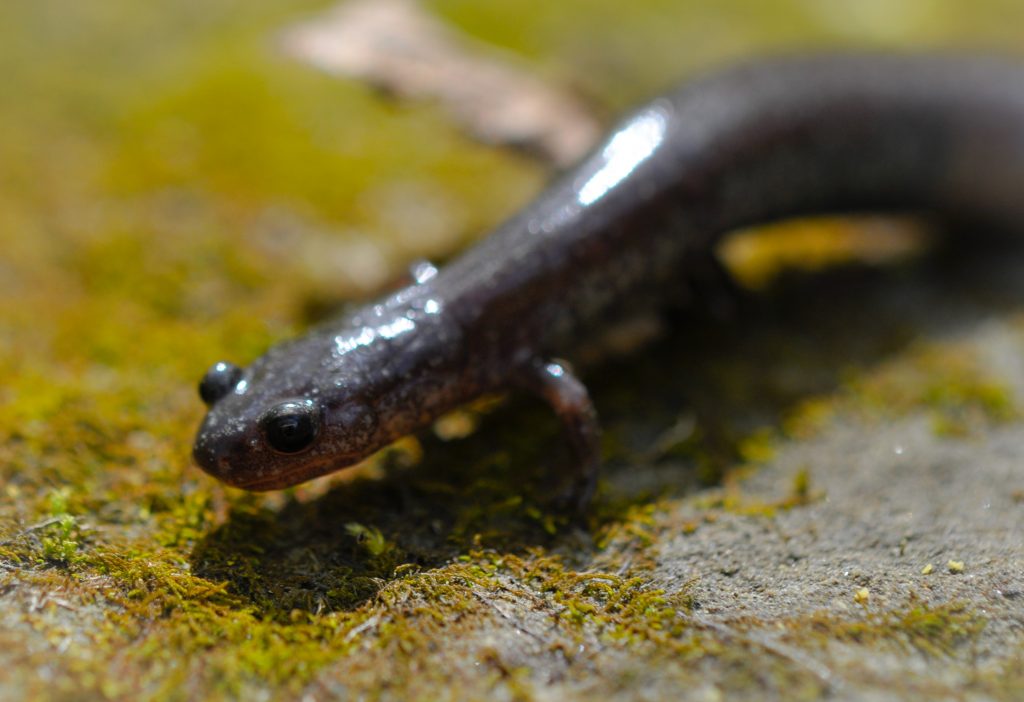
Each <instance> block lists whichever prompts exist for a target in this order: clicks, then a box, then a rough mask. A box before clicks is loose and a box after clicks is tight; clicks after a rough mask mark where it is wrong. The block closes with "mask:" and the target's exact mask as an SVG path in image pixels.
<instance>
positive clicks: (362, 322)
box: [193, 55, 1024, 508]
mask: <svg viewBox="0 0 1024 702" xmlns="http://www.w3.org/2000/svg"><path fill="white" fill-rule="evenodd" d="M864 210H871V211H886V210H901V211H902V210H929V211H934V212H937V213H939V214H949V215H954V216H957V217H960V216H965V215H966V216H978V217H983V218H986V219H992V220H999V221H1017V222H1019V221H1022V220H1024V212H1022V210H1024V66H1021V65H1017V64H1015V63H1013V62H1012V61H1007V60H1003V59H997V58H988V57H967V56H956V55H827V56H809V57H792V58H776V59H768V60H762V61H760V62H756V63H749V64H745V65H741V66H738V67H735V68H732V69H729V70H726V71H723V72H719V73H716V74H712V75H710V76H707V77H705V78H702V79H699V80H696V81H694V82H692V83H688V84H686V85H684V86H683V87H681V88H680V89H678V90H676V91H675V92H672V93H670V94H668V95H665V96H663V97H659V98H657V99H655V100H654V101H652V102H651V103H649V104H647V105H645V106H643V107H641V108H640V109H639V110H637V111H636V112H634V113H633V114H632V115H630V116H629V117H627V118H626V119H625V120H623V121H622V122H621V123H620V124H619V125H618V126H617V127H616V128H615V129H614V130H613V131H612V132H611V133H610V135H609V136H608V137H607V138H606V140H605V141H604V142H603V143H602V144H601V145H600V146H598V147H597V149H596V150H595V151H593V152H592V153H591V155H590V156H588V157H587V158H585V159H584V160H583V161H582V162H581V163H580V164H579V165H578V166H577V167H576V168H575V169H573V170H571V171H570V172H568V173H567V174H565V175H563V176H562V177H560V178H559V179H558V180H556V181H555V182H554V183H553V184H552V185H551V186H550V187H549V188H547V189H546V190H545V191H543V192H542V193H541V194H540V196H539V197H538V198H537V199H536V200H534V201H533V202H532V203H531V204H530V205H528V206H527V207H526V208H525V209H523V210H522V211H521V212H520V213H519V214H517V215H516V216H514V217H512V218H511V219H510V220H508V221H507V222H505V223H504V224H502V225H501V226H499V227H498V228H497V229H496V230H495V231H494V232H493V233H492V234H491V235H490V236H488V237H487V238H485V239H484V240H483V241H481V242H480V243H479V244H478V245H477V246H476V247H474V248H472V249H470V250H468V251H467V252H465V253H464V254H462V256H461V257H459V258H457V259H455V260H454V261H452V262H451V263H450V264H449V265H447V266H445V267H444V268H443V269H441V270H437V269H434V268H433V267H432V266H430V265H427V264H423V265H421V266H419V267H417V268H416V269H415V270H414V278H415V282H414V283H413V284H412V285H410V286H408V287H406V288H403V289H401V290H398V291H397V292H394V293H392V294H389V295H388V296H387V297H385V298H383V299H381V300H378V301H376V302H374V303H372V304H369V305H366V306H365V307H362V308H361V309H358V310H356V311H354V312H351V313H349V314H346V315H345V316H342V317H340V318H338V319H336V320H333V321H332V322H329V323H327V324H324V325H321V326H319V327H316V328H314V329H313V330H312V331H310V332H309V333H308V334H307V335H306V336H303V337H301V338H298V339H294V340H291V341H287V342H284V343H282V344H279V345H277V346H274V347H273V348H271V349H270V350H269V351H267V352H266V353H265V354H264V355H263V356H262V357H260V358H258V359H257V360H256V361H254V362H253V363H251V364H250V365H249V366H248V367H246V368H244V369H243V368H240V367H238V366H234V365H232V364H230V363H224V362H221V363H218V364H215V365H214V366H213V367H211V369H210V370H209V371H208V372H207V374H206V375H205V376H204V378H203V380H202V383H201V385H200V392H201V394H202V396H203V399H204V401H206V403H207V405H208V406H209V410H208V413H207V415H206V418H205V420H204V421H203V423H202V426H201V427H200V429H199V433H198V436H197V438H196V442H195V447H194V451H193V455H194V457H195V460H196V462H197V463H198V464H199V465H200V466H201V467H202V468H203V469H204V470H205V471H207V472H208V473H210V474H212V475H214V476H216V477H217V478H219V479H221V480H223V481H225V482H227V483H229V484H231V485H235V486H238V487H242V488H247V489H250V490H269V489H275V488H283V487H287V486H290V485H294V484H296V483H299V482H302V481H305V480H308V479H310V478H314V477H316V476H319V475H323V474H325V473H329V472H331V471H335V470H337V469H339V468H343V467H345V466H348V465H351V464H352V463H355V462H357V461H359V460H361V459H363V458H365V457H366V456H368V455H370V454H371V453H373V452H375V451H377V450H378V449H380V448H382V447H384V446H386V445H387V444H389V443H391V442H392V441H394V440H395V439H398V438H399V437H401V436H404V435H406V434H408V433H411V432H414V431H416V430H418V429H420V428H422V427H424V426H428V425H429V424H430V423H431V422H432V421H433V420H434V419H436V418H437V417H439V416H440V415H441V414H443V413H445V412H447V411H449V410H451V409H453V408H455V407H457V406H459V405H461V404H463V403H465V402H467V401H469V400H472V399H474V398H476V397H478V396H480V395H482V394H485V393H491V392H496V391H505V390H509V389H523V390H526V391H529V392H533V393H536V394H538V395H539V396H541V397H543V398H544V399H545V400H546V401H547V402H549V403H550V404H551V406H552V407H553V408H554V410H555V411H556V412H557V414H558V415H559V417H560V418H561V420H562V422H563V425H564V427H565V430H566V435H567V437H568V439H569V441H570V443H571V447H572V449H573V451H574V454H575V462H574V469H573V471H572V472H571V475H570V477H569V480H568V481H567V484H568V488H567V490H568V492H567V494H568V495H569V499H570V502H571V503H572V504H573V505H574V506H575V507H577V508H582V507H584V506H585V505H586V503H587V501H588V500H589V498H590V496H591V494H592V493H593V488H594V484H595V479H596V478H595V476H596V474H597V468H598V465H599V462H600V456H599V451H598V435H599V431H598V425H597V419H596V415H595V412H594V410H593V407H592V405H591V403H590V400H589V398H588V396H587V392H586V389H585V387H584V386H583V384H582V383H581V382H580V381H579V380H578V379H577V378H576V377H575V376H574V375H573V373H572V371H571V370H570V367H569V366H568V364H566V363H564V362H562V361H558V360H555V359H558V358H572V357H573V354H574V352H575V351H576V350H577V349H578V348H579V346H580V343H581V342H582V341H584V340H586V339H587V338H588V337H589V336H590V335H592V334H594V333H596V331H597V330H598V329H599V328H600V326H601V325H602V324H604V323H607V322H608V321H609V320H611V319H619V318H621V317H623V316H624V315H629V314H631V313H633V312H641V311H648V310H651V309H654V308H657V307H659V306H662V305H665V304H671V303H672V302H674V301H677V300H678V297H679V296H682V295H685V294H686V293H685V285H683V284H681V281H685V280H686V278H687V276H688V273H689V271H691V270H692V269H694V268H695V267H701V266H706V265H707V263H708V260H709V257H710V256H711V253H710V252H711V251H712V250H713V247H714V245H715V244H716V242H717V241H718V239H719V238H720V237H721V236H722V235H723V234H724V233H727V232H728V231H730V230H733V229H735V228H737V227H742V226H747V225H752V224H758V223H762V222H767V221H772V220H778V219H781V218H786V217H790V216H796V215H807V214H816V213H833V212H852V211H864ZM696 302H697V303H698V304H699V300H698V301H696Z"/></svg>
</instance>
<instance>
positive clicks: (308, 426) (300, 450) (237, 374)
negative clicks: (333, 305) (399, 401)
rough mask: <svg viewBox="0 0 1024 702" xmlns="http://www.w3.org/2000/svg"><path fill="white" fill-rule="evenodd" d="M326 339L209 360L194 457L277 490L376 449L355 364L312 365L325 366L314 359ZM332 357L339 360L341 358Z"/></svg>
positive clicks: (240, 480) (371, 414)
mask: <svg viewBox="0 0 1024 702" xmlns="http://www.w3.org/2000/svg"><path fill="white" fill-rule="evenodd" d="M325 343H327V342H326V340H324V338H323V337H317V336H313V337H307V338H305V339H301V340H298V341H295V342H291V343H288V344H284V345H282V346H278V347H275V348H272V349H271V350H270V351H269V352H267V354H265V355H264V356H263V357H262V358H260V359H258V360H257V361H256V362H255V363H253V364H252V365H251V366H250V367H249V368H246V369H242V368H239V367H238V366H235V365H233V364H231V363H226V362H219V363H215V364H214V365H213V366H211V367H210V369H209V370H208V371H207V372H206V374H205V375H204V376H203V378H202V381H201V382H200V383H199V395H200V397H201V398H202V399H203V402H205V403H206V405H207V406H208V408H209V409H208V411H207V414H206V418H205V419H204V420H203V423H202V426H200V428H199V432H198V434H197V435H196V441H195V445H194V447H193V449H192V455H193V457H194V458H195V461H196V463H197V464H199V466H200V467H201V468H202V469H203V470H204V471H206V472H207V473H209V474H210V475H213V476H214V477H216V478H218V479H220V480H222V481H224V482H225V483H228V484H229V485H233V486H235V487H240V488H245V489H247V490H275V489H279V488H284V487H289V486H291V485H296V484H298V483H301V482H304V481H306V480H309V479H311V478H315V477H317V476H319V475H323V474H325V473H329V472H331V471H334V470H337V469H338V468H343V467H345V466H347V465H351V464H353V463H356V462H358V461H360V460H362V459H363V458H365V457H366V456H368V455H370V454H371V453H373V452H374V451H376V450H377V449H378V448H380V447H381V445H382V444H383V443H384V440H383V438H381V437H380V436H378V434H379V432H378V422H377V417H376V413H375V411H374V409H373V402H372V398H370V397H368V395H369V393H368V391H367V385H368V384H367V383H366V382H365V380H364V374H362V373H360V372H358V371H359V368H358V367H351V368H345V367H341V368H339V367H332V368H331V369H330V372H320V373H318V372H316V371H317V370H319V371H324V368H323V364H324V361H322V360H319V359H324V358H330V354H329V353H328V354H327V356H324V355H323V349H322V348H320V347H321V346H322V345H323V344H325ZM304 359H310V360H309V361H308V362H304ZM357 360H358V359H352V361H353V362H352V363H349V364H348V365H349V366H358V364H357V363H355V361H357ZM332 362H333V363H334V364H335V366H337V364H338V359H333V361H332ZM311 363H312V366H313V367H312V368H311V367H310V364H311ZM342 365H344V364H342ZM310 371H313V372H310ZM325 378H326V381H325V380H324V379H325ZM311 379H316V380H311ZM317 381H319V382H317ZM324 382H327V383H329V384H330V385H329V386H325V385H324Z"/></svg>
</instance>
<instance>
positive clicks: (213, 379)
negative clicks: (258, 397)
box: [199, 361, 242, 407]
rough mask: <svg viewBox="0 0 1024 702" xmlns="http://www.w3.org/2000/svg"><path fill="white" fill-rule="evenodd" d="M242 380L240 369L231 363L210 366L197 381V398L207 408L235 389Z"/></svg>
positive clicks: (221, 362)
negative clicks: (201, 400) (200, 399)
mask: <svg viewBox="0 0 1024 702" xmlns="http://www.w3.org/2000/svg"><path fill="white" fill-rule="evenodd" d="M241 379H242V369H241V368H239V367H238V366H236V365H235V364H233V363H228V362H226V361H220V362H218V363H214V364H213V365H212V366H210V369H209V370H208V371H206V375H204V376H203V379H202V380H200V381H199V397H201V398H202V399H203V402H205V403H206V405H207V406H208V407H212V406H213V404H214V403H215V402H216V401H217V400H219V399H220V398H222V397H224V396H225V395H227V394H228V393H229V392H231V391H232V390H234V389H235V387H236V386H237V385H238V382H239V381H240V380H241Z"/></svg>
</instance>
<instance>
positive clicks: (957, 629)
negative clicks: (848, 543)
mask: <svg viewBox="0 0 1024 702" xmlns="http://www.w3.org/2000/svg"><path fill="white" fill-rule="evenodd" d="M864 605H865V612H864V615H863V617H862V618H860V619H849V618H842V619H838V618H836V617H835V616H832V615H826V614H816V615H813V616H811V617H807V618H802V619H798V620H794V621H792V622H788V623H787V624H786V628H787V629H788V634H787V636H788V638H789V639H790V640H792V641H794V642H798V643H800V644H801V645H805V646H806V645H808V644H810V640H809V638H808V634H812V633H813V634H816V635H818V636H820V640H819V641H818V643H820V644H822V645H825V644H827V643H828V642H840V643H856V644H859V645H865V646H866V645H875V644H879V643H885V644H890V645H893V646H910V647H913V648H914V649H917V650H918V651H921V652H922V653H925V654H928V655H930V656H948V655H952V654H953V652H954V651H955V650H956V649H957V647H958V646H960V645H961V644H963V643H964V642H967V641H971V640H972V639H973V638H975V637H976V636H977V635H978V634H979V633H981V630H982V629H984V628H985V619H984V618H983V617H982V616H981V615H979V614H978V613H977V612H975V611H974V610H973V609H972V608H970V607H968V606H966V605H964V604H963V603H957V602H954V603H950V604H946V605H942V606H939V607H930V606H927V605H923V604H919V603H916V602H915V599H914V598H913V597H912V598H911V599H910V601H909V602H908V603H907V605H906V609H899V610H893V611H875V610H872V609H871V608H870V606H868V604H867V599H866V598H865V602H864Z"/></svg>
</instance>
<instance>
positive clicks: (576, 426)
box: [518, 360, 601, 513]
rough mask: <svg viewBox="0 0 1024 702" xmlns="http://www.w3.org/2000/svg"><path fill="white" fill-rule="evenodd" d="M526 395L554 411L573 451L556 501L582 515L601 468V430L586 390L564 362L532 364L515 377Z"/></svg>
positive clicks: (554, 361)
mask: <svg viewBox="0 0 1024 702" xmlns="http://www.w3.org/2000/svg"><path fill="white" fill-rule="evenodd" d="M518 380H519V384H520V385H521V386H522V387H523V388H524V389H526V390H528V391H529V392H531V393H533V394H535V395H537V396H539V397H541V398H543V400H544V401H545V402H547V403H548V404H549V405H551V407H552V408H553V409H554V410H555V414H556V415H558V418H559V419H560V420H561V422H562V430H563V431H564V433H565V435H566V438H567V439H568V441H569V446H570V448H571V449H572V453H573V461H574V465H573V467H572V474H571V475H570V476H569V480H568V484H567V486H566V488H565V490H564V492H563V493H562V494H561V495H559V496H558V497H557V498H556V502H557V503H559V504H560V505H564V506H565V507H566V508H570V509H572V510H575V511H576V512H577V513H579V512H583V511H584V510H585V509H586V508H587V505H588V504H589V503H590V499H591V498H592V497H593V496H594V489H595V488H596V487H597V472H598V469H599V468H600V465H601V442H600V438H601V427H600V425H599V424H598V421H597V412H596V411H594V405H593V404H592V403H591V401H590V395H589V394H588V393H587V388H586V387H585V386H584V385H583V383H581V382H580V380H579V379H578V378H577V377H576V376H575V375H573V373H572V369H571V368H570V367H569V365H568V364H567V363H566V362H564V361H557V360H551V361H535V362H533V363H531V364H530V365H529V366H527V367H526V368H525V369H524V370H523V373H522V374H521V375H520V377H519V378H518Z"/></svg>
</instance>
